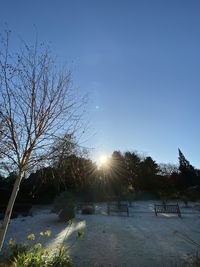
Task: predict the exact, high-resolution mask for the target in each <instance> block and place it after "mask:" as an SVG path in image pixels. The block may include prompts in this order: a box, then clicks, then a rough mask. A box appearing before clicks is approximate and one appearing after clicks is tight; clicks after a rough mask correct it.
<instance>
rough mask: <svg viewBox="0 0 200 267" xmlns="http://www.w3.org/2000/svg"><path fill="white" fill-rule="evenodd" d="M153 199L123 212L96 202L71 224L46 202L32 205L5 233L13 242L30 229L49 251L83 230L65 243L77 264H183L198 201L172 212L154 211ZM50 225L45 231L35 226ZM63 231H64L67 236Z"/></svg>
mask: <svg viewBox="0 0 200 267" xmlns="http://www.w3.org/2000/svg"><path fill="white" fill-rule="evenodd" d="M154 203H156V201H137V202H134V203H133V205H132V207H130V208H129V210H130V216H129V217H127V216H126V214H121V215H120V214H113V215H110V216H108V215H107V214H106V204H96V214H95V215H81V214H77V216H76V220H75V221H74V222H73V224H72V226H71V227H70V229H69V227H68V226H67V224H66V223H61V222H59V221H58V218H57V215H56V214H54V213H50V209H48V208H45V207H35V208H34V209H33V216H29V217H21V218H16V219H12V220H11V222H10V225H9V229H8V233H7V236H6V244H7V243H8V240H9V239H10V238H14V239H15V240H16V241H17V242H23V241H25V240H26V236H27V235H28V234H30V233H34V234H35V235H36V240H37V241H38V242H42V243H44V244H45V245H47V246H49V247H50V248H51V249H52V251H54V250H55V249H56V248H57V247H58V246H59V245H60V244H61V243H62V242H63V240H64V238H65V240H64V243H65V244H66V245H67V246H70V245H71V244H72V243H73V242H74V240H75V239H76V236H77V231H78V230H83V231H84V233H85V235H84V237H83V238H82V239H80V240H78V241H77V242H76V243H75V245H74V246H72V248H71V249H70V255H71V256H72V258H73V260H74V262H75V264H76V266H78V267H86V266H87V267H90V266H91V267H92V266H96V267H97V266H98V267H100V266H101V267H104V266H105V267H107V266H110V267H111V266H112V267H113V266H117V267H122V266H123V267H129V266H130V267H132V266H135V267H140V266H141V267H143V266H145V267H151V266H152V267H156V266H159V267H160V266H186V265H184V262H185V260H187V259H188V257H189V255H190V254H195V252H196V251H197V248H196V247H195V246H194V245H193V244H192V243H191V242H189V241H188V238H192V239H193V240H195V241H197V242H199V243H200V211H199V210H198V209H197V207H198V205H200V203H189V207H188V208H185V207H184V204H182V203H179V204H180V209H181V212H182V218H179V217H178V216H177V215H175V214H159V215H158V216H157V217H156V216H155V214H154V210H153V207H154V206H153V204H154ZM45 230H51V232H52V234H51V236H50V237H47V238H44V237H41V236H40V235H39V233H40V232H42V231H45ZM66 232H68V235H67V237H66Z"/></svg>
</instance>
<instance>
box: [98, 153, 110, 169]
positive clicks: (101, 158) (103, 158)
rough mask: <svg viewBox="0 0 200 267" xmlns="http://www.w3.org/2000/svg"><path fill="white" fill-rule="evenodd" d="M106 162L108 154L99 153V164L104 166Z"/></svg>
mask: <svg viewBox="0 0 200 267" xmlns="http://www.w3.org/2000/svg"><path fill="white" fill-rule="evenodd" d="M107 164H108V156H107V155H101V156H100V157H99V166H100V167H101V166H106V165H107Z"/></svg>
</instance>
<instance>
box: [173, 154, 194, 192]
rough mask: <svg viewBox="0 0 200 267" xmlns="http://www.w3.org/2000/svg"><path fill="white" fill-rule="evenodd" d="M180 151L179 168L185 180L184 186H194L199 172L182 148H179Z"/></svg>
mask: <svg viewBox="0 0 200 267" xmlns="http://www.w3.org/2000/svg"><path fill="white" fill-rule="evenodd" d="M178 153H179V170H180V173H181V174H182V177H183V180H184V186H185V187H189V186H193V185H195V183H196V180H197V174H196V171H195V169H194V167H193V166H192V165H191V164H190V162H189V161H188V160H187V159H186V158H185V156H184V155H183V153H182V152H181V150H180V149H178Z"/></svg>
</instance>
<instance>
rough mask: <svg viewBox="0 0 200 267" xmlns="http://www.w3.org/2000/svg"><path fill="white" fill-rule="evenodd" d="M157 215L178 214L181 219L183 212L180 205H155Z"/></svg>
mask: <svg viewBox="0 0 200 267" xmlns="http://www.w3.org/2000/svg"><path fill="white" fill-rule="evenodd" d="M154 211H155V215H156V216H157V215H158V213H176V214H178V216H179V217H181V211H180V208H179V205H178V204H170V205H167V204H162V205H157V204H155V205H154Z"/></svg>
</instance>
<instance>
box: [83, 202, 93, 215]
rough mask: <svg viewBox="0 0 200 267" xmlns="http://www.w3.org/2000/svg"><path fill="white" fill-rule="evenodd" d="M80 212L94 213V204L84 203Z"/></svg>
mask: <svg viewBox="0 0 200 267" xmlns="http://www.w3.org/2000/svg"><path fill="white" fill-rule="evenodd" d="M81 211H82V214H94V213H95V206H94V204H85V205H83V206H82V209H81Z"/></svg>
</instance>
